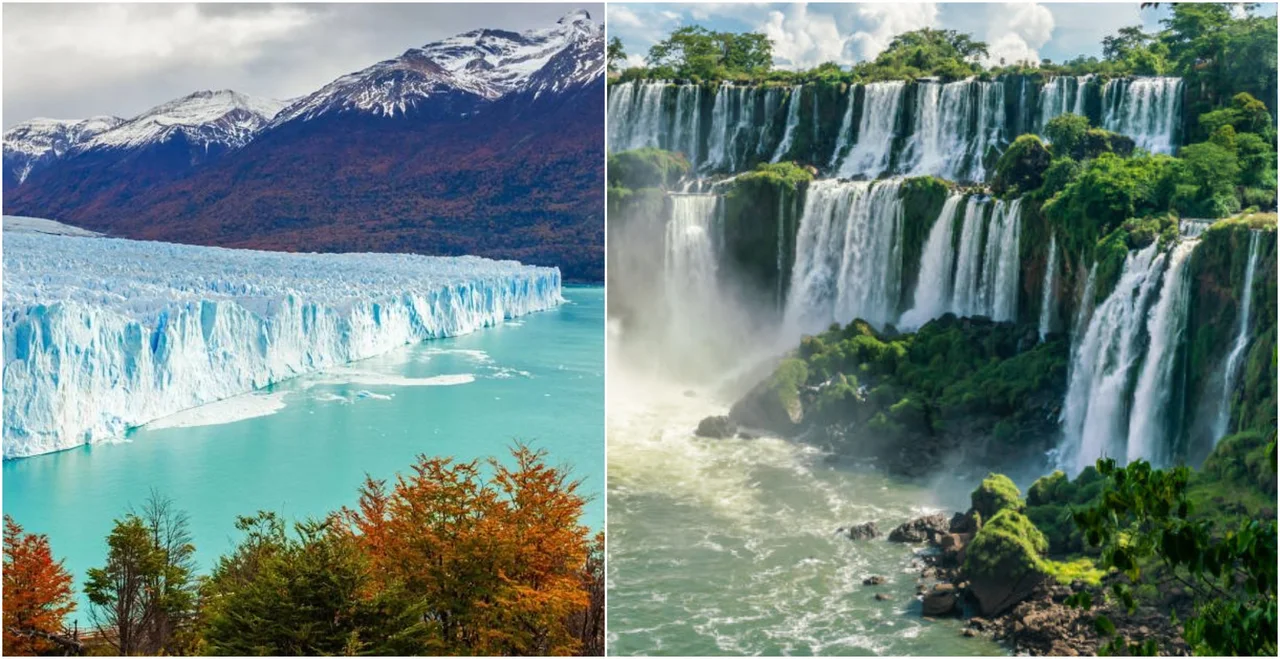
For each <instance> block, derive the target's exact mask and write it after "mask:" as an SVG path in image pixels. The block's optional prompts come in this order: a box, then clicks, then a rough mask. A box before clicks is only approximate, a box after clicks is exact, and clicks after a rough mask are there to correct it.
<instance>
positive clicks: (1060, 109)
mask: <svg viewBox="0 0 1280 659" xmlns="http://www.w3.org/2000/svg"><path fill="white" fill-rule="evenodd" d="M1092 77H1093V76H1080V77H1073V76H1058V77H1055V78H1051V79H1049V80H1048V81H1046V82H1045V83H1044V85H1043V86H1041V87H1040V130H1041V131H1042V132H1043V131H1044V127H1045V126H1047V125H1049V121H1050V120H1051V119H1053V118H1054V117H1057V116H1060V115H1064V114H1066V113H1068V112H1070V113H1072V114H1077V115H1080V116H1082V117H1083V116H1085V110H1084V97H1085V85H1086V84H1087V83H1088V81H1089V79H1090V78H1092Z"/></svg>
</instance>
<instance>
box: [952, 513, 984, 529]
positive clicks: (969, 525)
mask: <svg viewBox="0 0 1280 659" xmlns="http://www.w3.org/2000/svg"><path fill="white" fill-rule="evenodd" d="M981 528H982V518H981V516H980V515H978V511H976V510H970V511H969V512H967V513H956V514H954V515H952V516H951V527H950V529H949V530H950V531H951V532H952V533H977V532H978V529H981Z"/></svg>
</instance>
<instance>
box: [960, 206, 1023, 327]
mask: <svg viewBox="0 0 1280 659" xmlns="http://www.w3.org/2000/svg"><path fill="white" fill-rule="evenodd" d="M1021 209H1022V200H1021V199H1015V200H1013V201H1011V202H1005V201H997V202H995V204H991V202H990V200H988V199H986V198H984V197H979V196H977V195H974V196H972V197H970V198H969V203H968V204H967V205H966V207H965V211H964V220H963V222H961V225H960V244H959V247H958V249H957V254H956V274H955V280H954V281H955V283H954V290H953V293H952V296H951V304H950V307H949V308H950V310H951V312H952V313H954V314H956V315H957V316H988V317H990V318H992V319H994V320H1000V321H1007V320H1014V319H1015V318H1016V317H1017V305H1018V247H1019V240H1020V238H1021V234H1022V222H1021Z"/></svg>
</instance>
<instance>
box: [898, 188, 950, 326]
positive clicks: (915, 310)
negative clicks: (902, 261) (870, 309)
mask: <svg viewBox="0 0 1280 659" xmlns="http://www.w3.org/2000/svg"><path fill="white" fill-rule="evenodd" d="M963 199H964V195H961V194H956V193H952V194H950V195H948V196H947V201H946V202H945V203H943V205H942V212H940V213H938V219H937V220H934V222H933V228H932V229H930V230H929V237H928V239H926V240H925V243H924V252H923V253H922V254H921V255H920V275H919V277H918V279H917V280H916V292H915V297H914V300H913V301H912V305H911V308H910V309H908V310H907V311H906V313H904V314H902V318H901V319H900V320H899V321H898V326H899V327H900V328H901V329H904V330H913V329H918V328H919V327H920V326H922V325H924V324H925V323H926V322H928V321H930V320H932V319H934V318H937V317H939V316H941V315H942V314H944V313H946V312H947V307H948V305H949V304H950V301H951V290H952V285H953V284H954V281H953V280H952V277H951V274H952V266H954V265H955V258H956V255H955V250H954V249H953V248H952V240H951V236H952V235H953V234H954V233H955V230H954V227H955V218H956V209H958V208H959V207H960V202H961V201H962V200H963Z"/></svg>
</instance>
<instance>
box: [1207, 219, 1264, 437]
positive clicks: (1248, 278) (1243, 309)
mask: <svg viewBox="0 0 1280 659" xmlns="http://www.w3.org/2000/svg"><path fill="white" fill-rule="evenodd" d="M1258 235H1259V232H1257V231H1253V232H1250V235H1249V264H1248V265H1247V266H1245V270H1244V291H1243V292H1242V293H1241V296H1240V318H1239V323H1238V325H1237V326H1236V340H1235V342H1234V343H1232V345H1231V352H1230V353H1228V354H1227V365H1226V368H1225V369H1224V370H1223V375H1222V400H1221V402H1219V403H1218V414H1217V416H1216V417H1215V418H1214V422H1213V442H1214V444H1215V445H1216V444H1217V442H1218V440H1220V439H1222V437H1223V436H1224V435H1226V434H1227V431H1228V427H1229V426H1230V425H1231V394H1232V392H1233V391H1234V389H1235V383H1236V377H1237V376H1238V375H1239V374H1240V365H1241V362H1242V360H1243V359H1244V351H1245V348H1246V347H1247V346H1248V345H1249V313H1250V311H1251V310H1252V307H1253V276H1254V273H1255V272H1256V271H1257V269H1258V243H1259V240H1258Z"/></svg>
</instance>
